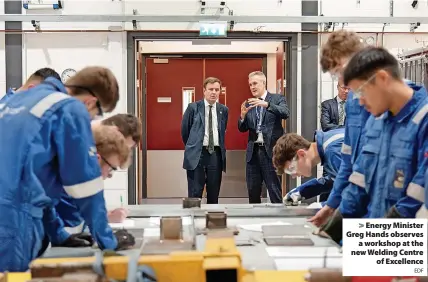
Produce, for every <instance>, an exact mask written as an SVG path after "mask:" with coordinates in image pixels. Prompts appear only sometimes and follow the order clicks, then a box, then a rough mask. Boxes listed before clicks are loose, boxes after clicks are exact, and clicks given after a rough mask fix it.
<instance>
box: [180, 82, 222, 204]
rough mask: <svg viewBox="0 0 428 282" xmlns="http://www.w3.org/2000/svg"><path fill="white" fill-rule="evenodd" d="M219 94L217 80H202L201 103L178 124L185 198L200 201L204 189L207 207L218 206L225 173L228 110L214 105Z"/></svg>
mask: <svg viewBox="0 0 428 282" xmlns="http://www.w3.org/2000/svg"><path fill="white" fill-rule="evenodd" d="M220 92H221V81H220V80H219V79H218V78H215V77H208V78H207V79H205V81H204V99H203V100H200V101H197V102H194V103H190V104H189V106H188V107H187V109H186V111H185V112H184V116H183V120H182V122H181V138H182V139H183V143H184V145H185V149H184V161H183V168H184V169H186V170H187V185H188V197H191V198H202V193H203V190H204V186H205V185H206V192H207V204H217V203H218V196H219V194H220V186H221V179H222V171H224V172H226V148H225V145H224V137H225V132H226V127H227V119H228V111H229V110H228V108H227V107H226V106H225V105H222V104H220V103H218V102H217V100H218V98H219V95H220Z"/></svg>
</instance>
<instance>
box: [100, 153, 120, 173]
mask: <svg viewBox="0 0 428 282" xmlns="http://www.w3.org/2000/svg"><path fill="white" fill-rule="evenodd" d="M98 156H100V158H101V159H102V160H103V162H105V163H106V164H107V165H108V166H109V167H110V171H116V170H117V168H116V167H114V166H112V165H111V163H109V162H108V161H107V160H106V159H105V158H104V157H103V156H101V155H100V154H98Z"/></svg>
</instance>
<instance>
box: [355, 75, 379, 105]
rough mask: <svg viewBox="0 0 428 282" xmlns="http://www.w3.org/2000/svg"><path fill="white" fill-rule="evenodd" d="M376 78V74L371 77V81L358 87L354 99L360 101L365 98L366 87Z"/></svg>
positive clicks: (368, 80)
mask: <svg viewBox="0 0 428 282" xmlns="http://www.w3.org/2000/svg"><path fill="white" fill-rule="evenodd" d="M375 77H376V73H375V74H373V75H372V76H370V77H369V79H367V80H366V81H365V82H364V83H363V84H361V85H360V87H358V88H357V89H356V90H355V91H354V93H353V98H354V99H360V98H361V97H364V91H363V89H364V87H365V86H366V85H367V84H368V83H370V81H372V80H373V79H374V78H375Z"/></svg>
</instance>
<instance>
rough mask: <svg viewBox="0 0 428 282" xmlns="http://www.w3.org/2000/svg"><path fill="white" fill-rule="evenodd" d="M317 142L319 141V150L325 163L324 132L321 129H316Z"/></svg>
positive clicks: (322, 161) (322, 163)
mask: <svg viewBox="0 0 428 282" xmlns="http://www.w3.org/2000/svg"><path fill="white" fill-rule="evenodd" d="M315 142H316V143H317V150H318V155H319V157H320V160H321V165H324V159H325V155H324V148H323V143H324V132H322V131H321V130H317V131H315Z"/></svg>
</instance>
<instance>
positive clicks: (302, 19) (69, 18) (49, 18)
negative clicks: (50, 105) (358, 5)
mask: <svg viewBox="0 0 428 282" xmlns="http://www.w3.org/2000/svg"><path fill="white" fill-rule="evenodd" d="M32 20H36V21H40V22H132V21H137V22H152V23H159V22H171V23H178V22H201V21H224V22H230V21H234V22H236V23H323V22H332V23H343V22H346V23H362V24H364V23H378V24H383V23H390V24H411V23H416V22H418V23H421V24H428V17H324V16H295V17H293V16H235V15H234V16H228V15H188V16H178V15H171V16H163V15H31V14H30V15H22V14H6V15H0V21H10V22H30V21H32Z"/></svg>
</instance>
